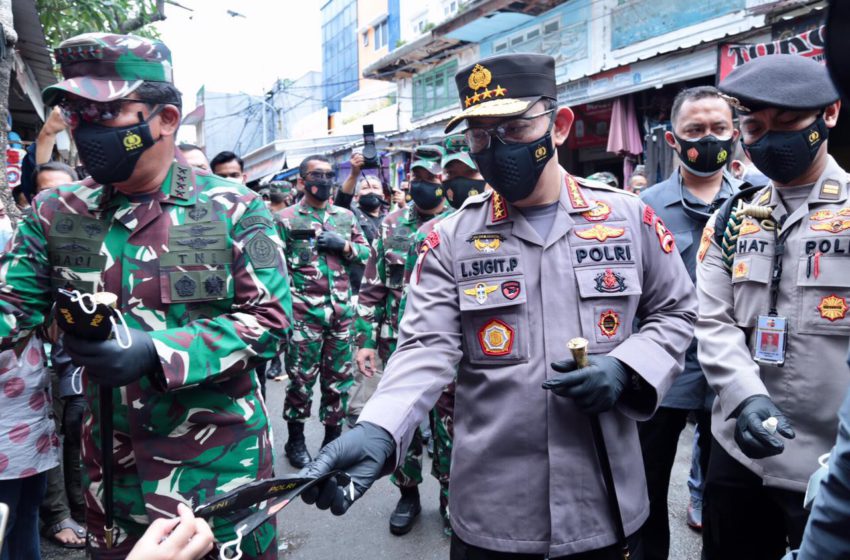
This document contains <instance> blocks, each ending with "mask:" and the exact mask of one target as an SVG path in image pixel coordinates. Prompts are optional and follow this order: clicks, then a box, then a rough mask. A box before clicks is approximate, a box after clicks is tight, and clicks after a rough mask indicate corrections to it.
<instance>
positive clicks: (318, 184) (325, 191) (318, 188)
mask: <svg viewBox="0 0 850 560" xmlns="http://www.w3.org/2000/svg"><path fill="white" fill-rule="evenodd" d="M333 186H334V183H333V181H329V180H327V179H319V180H312V179H308V180H306V181H304V192H308V193H310V195H312V196H313V198H315V199H317V200H320V201H323V202H324V201H325V200H327V199H329V198H330V197H331V189H333Z"/></svg>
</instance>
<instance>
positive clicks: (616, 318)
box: [596, 309, 620, 338]
mask: <svg viewBox="0 0 850 560" xmlns="http://www.w3.org/2000/svg"><path fill="white" fill-rule="evenodd" d="M596 324H597V325H598V326H599V330H600V331H601V332H602V334H603V335H605V336H607V337H608V338H613V337H614V335H616V334H617V331H618V330H620V314H619V313H617V312H616V311H614V310H613V309H606V310H605V311H603V312H602V313H601V314H600V315H599V321H598V322H597V323H596Z"/></svg>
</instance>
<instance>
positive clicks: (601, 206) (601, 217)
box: [581, 200, 611, 222]
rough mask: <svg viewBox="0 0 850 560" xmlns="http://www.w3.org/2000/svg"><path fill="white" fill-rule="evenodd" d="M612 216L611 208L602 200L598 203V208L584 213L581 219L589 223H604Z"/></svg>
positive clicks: (595, 207)
mask: <svg viewBox="0 0 850 560" xmlns="http://www.w3.org/2000/svg"><path fill="white" fill-rule="evenodd" d="M610 215H611V207H610V206H608V205H607V204H606V203H604V202H602V201H601V200H597V201H596V206H594V207H593V208H592V209H590V210H588V211H587V212H582V213H581V217H582V218H584V219H585V220H587V221H588V222H604V221H605V220H607V219H608V216H610Z"/></svg>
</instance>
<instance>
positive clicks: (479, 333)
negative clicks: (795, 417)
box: [360, 172, 696, 557]
mask: <svg viewBox="0 0 850 560" xmlns="http://www.w3.org/2000/svg"><path fill="white" fill-rule="evenodd" d="M561 180H562V181H564V182H565V188H563V189H562V190H561V194H560V200H559V205H558V212H557V216H556V217H555V220H554V223H553V225H552V228H551V231H550V232H549V235H548V238H547V239H546V240H545V241H542V240H541V239H540V237H539V236H538V235H537V233H536V232H535V230H534V229H533V228H532V227H531V225H529V223H528V222H527V220H526V219H525V218H524V217H523V216H522V214H521V213H519V212H518V211H516V210H515V209H514V208H512V207H511V205H510V204H509V203H507V202H506V201H505V200H504V199H503V198H502V197H501V196H500V195H498V194H495V193H485V194H483V195H479V196H476V197H472V198H470V199H468V200H467V201H466V203H465V204H464V207H463V208H462V209H461V210H460V211H458V212H456V213H455V214H453V215H451V216H449V217H447V218H446V219H444V220H443V221H442V222H441V223H439V224H438V225H437V226H436V228H435V230H434V231H433V232H432V233H431V234H430V235H429V236H428V238H427V239H426V241H425V242H424V244H423V248H422V250H421V254H420V257H419V261H418V263H417V268H416V270H414V272H413V278H412V280H411V285H410V292H409V296H408V300H407V308H406V311H405V314H404V317H403V320H402V323H401V328H400V337H399V344H398V347H397V349H396V352H395V353H394V354H393V356H392V358H391V359H390V361H389V363H388V365H387V368H386V370H385V372H384V379H383V381H382V382H381V385H380V386H379V388H378V391H377V392H376V393H375V395H374V396H373V397H372V399H371V400H370V401H369V402H368V403H367V404H366V407H365V408H364V410H363V413H362V414H361V416H360V420H361V421H362V422H371V423H373V424H377V425H379V426H381V427H383V428H384V429H386V430H387V431H388V432H389V433H390V434H391V435H392V436H393V438H394V440H395V443H396V446H397V447H396V458H397V459H398V460H400V459H401V458H403V457H404V450H405V449H406V448H407V446H408V443H409V441H410V438H411V436H412V435H413V432H414V430H415V428H416V426H418V425H419V423H420V422H421V421H422V420H423V419H424V418H425V417H426V415H427V413H428V411H429V410H430V409H431V407H432V406H433V404H434V402H435V401H436V400H437V398H438V397H439V395H440V392H441V391H442V389H443V387H444V386H445V385H447V384H448V383H450V382H451V381H452V379H453V377H454V374H455V371H457V372H458V376H457V396H456V399H457V400H456V403H457V404H456V409H455V419H454V422H455V423H454V429H455V446H454V449H453V454H452V480H451V491H450V510H451V522H452V528H453V530H454V531H455V533H456V534H457V535H458V537H459V538H460V539H462V540H463V541H464V542H466V543H469V544H471V545H473V546H477V547H482V548H486V549H489V550H498V551H505V552H517V553H535V554H548V555H549V556H551V557H556V556H564V555H569V554H575V553H580V552H584V551H588V550H597V549H600V548H604V547H606V546H609V545H611V544H613V543H614V542H615V541H616V537H615V532H614V528H613V527H614V525H613V522H612V520H611V517H610V514H609V510H608V506H607V502H606V497H605V496H606V494H605V487H604V484H603V480H602V475H601V473H600V470H599V467H598V465H597V461H596V457H595V453H594V448H593V440H592V437H591V432H590V424H589V422H588V419H587V417H586V416H585V415H584V414H583V413H582V412H581V411H580V410H579V408H578V407H577V406H576V405H575V404H574V402H573V401H572V400H571V399H566V398H562V397H559V396H557V395H556V394H554V393H552V392H550V391H545V390H543V389H542V388H541V384H542V383H543V382H544V381H545V380H546V379H547V378H550V377H553V376H554V375H555V373H554V372H553V370H552V369H551V367H550V365H549V364H550V363H551V362H553V361H557V360H561V359H563V358H564V357H565V355H567V354H568V351H567V349H566V342H567V341H568V340H569V339H571V338H573V337H576V336H583V337H585V338H587V339H588V340H589V341H590V352H591V353H595V354H609V355H611V356H613V357H616V358H618V359H619V360H621V361H622V362H624V363H625V364H627V365H628V366H629V367H630V368H631V369H632V370H633V371H634V372H636V374H637V376H636V377H635V378H633V380H632V382H633V384H634V385H633V386H632V387H631V388H629V389H626V391H625V392H624V393H623V395H622V396H621V398H620V400H619V402H618V404H617V406H616V407H615V408H614V409H613V410H611V411H609V412H605V413H603V414H601V415H600V419H601V423H602V427H603V430H604V432H605V436H606V439H607V441H608V451H609V456H610V460H611V464H612V468H613V474H614V478H615V481H616V487H617V494H618V497H619V501H620V508H621V513H622V516H623V520H624V525H625V530H626V533H627V534H631V533H634V532H635V531H637V530H638V529H639V528H640V527H641V525H642V524H643V523H644V521H645V520H646V516H647V510H648V503H647V496H646V486H645V481H644V477H643V468H642V466H641V453H640V445H639V441H638V436H637V429H636V425H635V420H645V419H647V418H648V417H650V416H651V415H652V413H653V412H654V410H655V408H656V407H657V406H658V403H659V402H660V401H661V399H662V398H663V396H664V393H665V392H666V391H667V389H668V388H669V387H670V385H671V383H672V382H673V379H674V377H675V376H676V374H678V373H679V372H680V371H681V369H682V361H683V356H684V352H685V349H686V348H687V346H688V343H689V342H690V340H691V337H692V335H693V323H694V321H695V308H696V300H695V297H694V290H693V285H692V283H691V281H690V279H689V278H688V275H687V272H686V270H685V268H684V265H683V264H682V260H681V259H680V258H678V256H676V255H675V254H671V253H672V252H673V251H675V246H674V243H673V237H672V234H670V232H669V231H668V230H667V229H666V228H665V227H664V225H663V223H661V222H660V220H659V219H658V218H657V217H656V216H655V215H654V212H653V211H652V210H651V209H650V208H648V207H647V206H645V205H644V204H643V203H641V202H640V201H639V200H638V199H637V197H635V196H633V195H629V194H626V193H624V192H623V191H618V190H615V189H611V188H610V187H607V186H604V185H600V184H591V183H589V182H586V181H584V180H581V179H575V180H573V178H571V177H570V176H569V175H567V174H566V173H565V172H564V173H563V175H562V177H561ZM635 317H640V319H641V320H642V328H641V331H640V332H639V333H633V332H632V325H633V321H634V319H635ZM641 397H642V398H641Z"/></svg>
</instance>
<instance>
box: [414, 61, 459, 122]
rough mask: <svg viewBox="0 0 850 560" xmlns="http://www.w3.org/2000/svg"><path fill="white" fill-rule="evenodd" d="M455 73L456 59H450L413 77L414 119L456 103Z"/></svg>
mask: <svg viewBox="0 0 850 560" xmlns="http://www.w3.org/2000/svg"><path fill="white" fill-rule="evenodd" d="M456 73H457V60H452V61H451V62H449V63H447V64H444V65H442V66H440V67H438V68H435V69H434V70H430V71H428V72H423V73H421V74H419V75H417V76H416V77H415V78H413V118H414V119H418V118H421V117H424V116H425V115H428V114H429V113H433V112H435V111H439V110H440V109H445V108H447V107H451V106H454V105H455V104H457V86H456V85H455V80H454V76H455V74H456Z"/></svg>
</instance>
